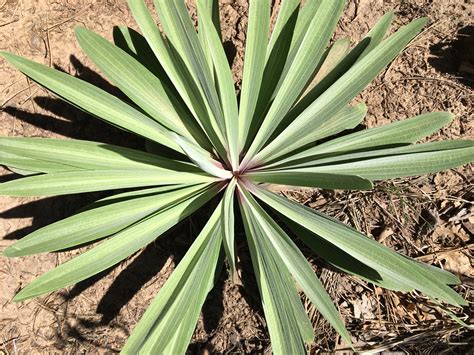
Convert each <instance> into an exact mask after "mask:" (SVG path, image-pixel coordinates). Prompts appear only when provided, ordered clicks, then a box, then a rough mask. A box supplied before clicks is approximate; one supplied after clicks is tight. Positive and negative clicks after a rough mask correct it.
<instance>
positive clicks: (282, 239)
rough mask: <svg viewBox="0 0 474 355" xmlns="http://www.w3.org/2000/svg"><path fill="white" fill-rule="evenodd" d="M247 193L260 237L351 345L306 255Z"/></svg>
mask: <svg viewBox="0 0 474 355" xmlns="http://www.w3.org/2000/svg"><path fill="white" fill-rule="evenodd" d="M244 195H245V199H246V202H247V203H248V204H249V206H250V208H251V209H252V217H251V218H252V221H253V223H257V224H259V226H260V228H261V230H262V231H263V233H262V234H261V235H260V236H259V237H260V238H265V239H266V240H267V246H268V247H269V248H271V250H272V253H274V254H278V256H279V261H280V262H281V263H283V264H285V265H286V267H287V268H288V270H289V271H290V273H291V274H292V276H293V278H294V279H295V281H296V282H297V283H298V284H299V285H300V287H301V289H302V291H303V292H304V293H305V294H306V295H307V296H308V298H309V299H310V300H311V302H312V303H313V304H314V306H315V307H316V308H317V309H318V310H319V312H321V314H322V315H323V317H325V318H326V319H327V320H328V321H329V323H331V325H332V326H333V327H334V329H336V330H337V331H338V333H339V334H341V336H342V337H343V339H344V340H345V341H346V342H347V343H348V344H351V339H350V336H349V333H348V332H347V330H346V329H345V327H344V323H342V321H341V318H340V317H339V313H338V311H337V309H336V307H335V306H334V304H333V302H332V300H331V298H330V297H329V295H328V294H327V292H326V290H325V289H324V287H323V285H322V284H321V282H320V281H319V279H318V278H317V276H316V275H315V273H314V271H313V269H312V268H311V266H310V265H309V263H308V262H307V260H306V258H305V257H304V255H303V254H302V253H301V251H300V250H299V249H298V247H297V246H296V245H295V243H293V241H292V240H291V239H290V238H289V237H288V235H287V234H286V233H285V232H284V231H283V230H282V229H281V228H280V226H278V224H277V223H276V222H275V221H274V220H273V219H272V218H271V217H270V216H269V215H268V214H267V213H266V212H265V211H264V210H263V208H262V207H261V206H260V205H259V204H258V203H257V202H256V201H255V199H254V198H253V197H252V196H251V195H250V194H249V193H248V192H244Z"/></svg>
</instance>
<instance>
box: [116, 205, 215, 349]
mask: <svg viewBox="0 0 474 355" xmlns="http://www.w3.org/2000/svg"><path fill="white" fill-rule="evenodd" d="M220 217H221V205H219V206H218V207H217V209H216V210H215V212H214V213H213V215H212V216H211V218H210V219H209V221H208V222H207V224H206V226H205V227H204V229H203V230H202V231H201V233H200V234H199V236H198V237H197V238H196V240H195V242H194V243H193V245H192V246H191V247H190V249H189V250H188V252H187V253H186V255H185V256H184V258H183V259H182V260H181V261H180V263H179V264H178V266H177V267H176V269H175V270H174V271H173V273H172V274H171V276H170V278H169V279H168V280H167V281H166V283H165V284H164V285H163V287H162V288H161V290H160V292H159V293H158V295H157V296H156V297H155V299H154V300H153V302H152V303H151V304H150V306H149V307H148V309H147V311H146V312H145V314H144V315H143V316H142V318H141V319H140V322H139V323H138V324H137V326H136V327H135V329H134V330H133V333H132V335H131V336H130V337H129V338H128V340H127V343H126V344H125V346H124V348H123V349H122V353H124V354H137V353H141V352H143V353H155V354H156V353H160V354H182V353H184V352H185V350H186V347H187V344H188V342H189V340H190V338H191V336H192V332H193V330H194V327H195V324H196V322H197V319H198V316H199V312H200V309H201V307H202V304H203V303H204V300H205V297H206V295H207V292H208V290H209V288H210V286H212V283H213V279H214V277H213V276H214V274H215V269H216V265H217V260H218V256H219V250H220V243H221V240H222V231H221V226H220V223H219V219H220ZM173 334H174V336H173ZM176 335H179V336H176Z"/></svg>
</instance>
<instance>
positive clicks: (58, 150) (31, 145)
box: [0, 137, 200, 173]
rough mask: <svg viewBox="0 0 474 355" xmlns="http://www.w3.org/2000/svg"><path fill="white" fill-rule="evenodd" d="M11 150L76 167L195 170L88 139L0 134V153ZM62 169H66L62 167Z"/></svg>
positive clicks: (31, 157) (170, 161) (143, 153)
mask: <svg viewBox="0 0 474 355" xmlns="http://www.w3.org/2000/svg"><path fill="white" fill-rule="evenodd" d="M4 153H5V154H15V155H18V156H21V157H24V158H28V159H35V160H41V161H44V162H45V163H50V164H63V165H66V166H70V167H71V169H72V168H74V170H80V169H88V170H106V169H112V170H128V169H130V170H133V169H140V170H148V169H152V170H154V169H158V168H163V169H173V170H179V171H187V172H194V173H199V172H200V170H199V169H198V168H197V167H196V166H194V165H192V164H190V163H184V162H181V161H177V160H171V159H167V158H163V157H160V156H157V155H153V154H149V153H145V152H141V151H138V150H134V149H129V148H123V147H120V146H116V145H111V144H104V143H98V142H91V141H82V140H73V139H54V138H17V137H0V154H2V155H3V154H4ZM0 159H1V156H0ZM65 171H66V170H65Z"/></svg>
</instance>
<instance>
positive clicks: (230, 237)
mask: <svg viewBox="0 0 474 355" xmlns="http://www.w3.org/2000/svg"><path fill="white" fill-rule="evenodd" d="M235 187H236V179H232V180H231V182H230V183H229V185H228V186H227V187H226V190H225V193H224V197H223V199H222V218H221V223H222V226H221V228H222V234H223V240H222V241H223V244H224V250H225V254H226V256H227V262H228V264H229V269H230V275H231V278H232V280H233V281H234V282H237V279H238V275H237V270H236V267H235V241H234V239H235V227H236V225H235V216H234V195H235Z"/></svg>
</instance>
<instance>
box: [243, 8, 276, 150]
mask: <svg viewBox="0 0 474 355" xmlns="http://www.w3.org/2000/svg"><path fill="white" fill-rule="evenodd" d="M269 31H270V1H269V0H259V1H250V4H249V19H248V25H247V39H246V44H245V60H244V69H243V74H242V90H241V92H240V107H239V148H240V149H241V150H242V149H244V147H245V146H246V142H247V140H248V139H249V138H248V137H249V133H250V127H251V125H252V121H253V120H254V113H255V109H256V106H257V101H258V96H259V93H260V86H261V85H262V78H263V72H264V69H265V62H266V53H267V45H268V35H269Z"/></svg>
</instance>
